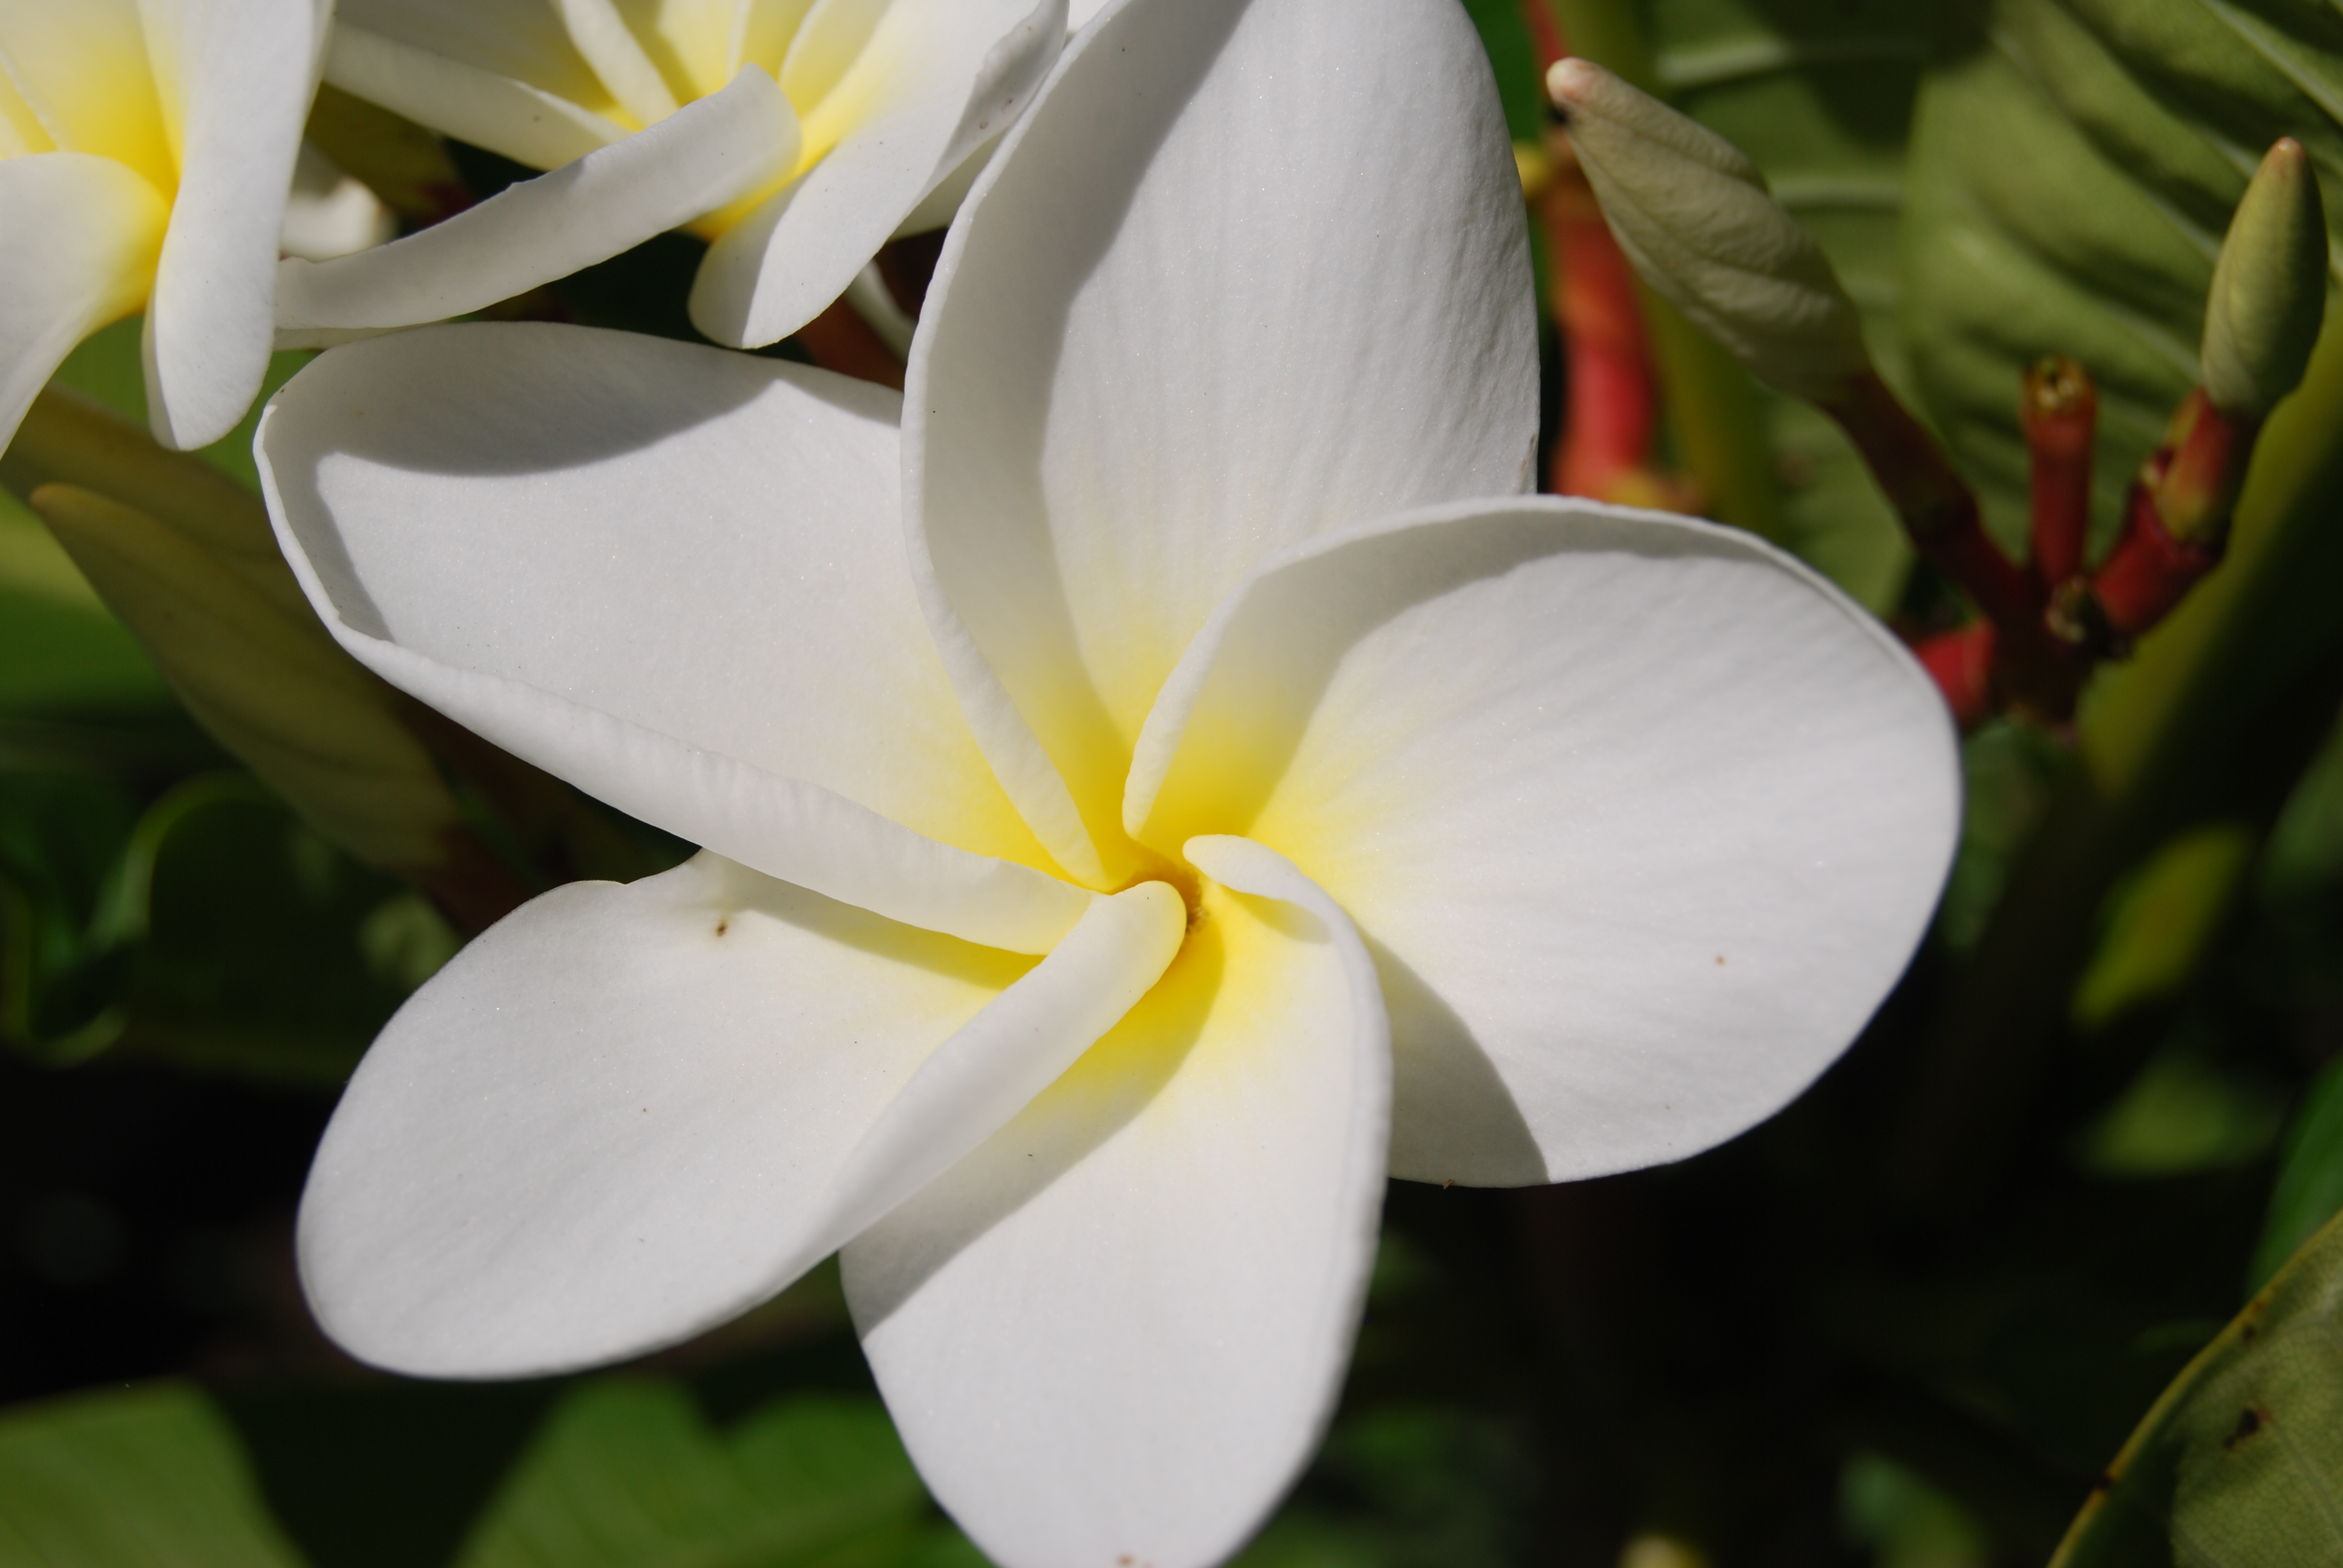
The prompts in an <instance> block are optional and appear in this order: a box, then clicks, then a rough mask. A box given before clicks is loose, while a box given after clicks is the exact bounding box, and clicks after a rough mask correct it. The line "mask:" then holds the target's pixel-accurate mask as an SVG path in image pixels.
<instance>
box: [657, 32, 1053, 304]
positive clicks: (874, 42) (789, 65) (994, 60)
mask: <svg viewBox="0 0 2343 1568" xmlns="http://www.w3.org/2000/svg"><path fill="white" fill-rule="evenodd" d="M1063 10H1064V0H891V3H888V0H823V3H822V4H821V5H817V6H815V7H814V8H813V9H812V10H811V11H810V12H809V13H808V15H807V16H806V19H805V22H804V24H803V25H802V27H801V28H800V29H799V33H798V35H797V36H796V39H795V41H794V42H793V43H792V45H790V49H789V58H788V60H787V62H786V64H785V65H784V66H783V70H782V78H781V85H782V86H783V87H784V88H786V89H787V90H788V92H789V98H790V101H791V102H793V103H795V104H796V105H797V106H798V107H799V110H800V112H801V113H802V114H803V115H804V116H805V146H804V152H803V157H804V159H805V161H806V162H808V163H809V165H810V167H809V168H808V169H807V171H806V172H805V174H804V175H803V176H800V177H799V179H797V180H796V181H795V182H794V183H792V184H791V185H790V186H789V187H788V188H787V189H785V190H782V191H779V192H778V193H777V194H775V195H774V196H771V197H770V198H769V199H768V200H767V201H766V202H765V203H764V204H763V205H762V206H759V207H758V208H757V209H756V210H755V211H753V212H751V213H749V215H748V216H745V217H743V218H742V219H741V220H740V221H739V223H738V224H736V225H735V226H732V227H731V228H730V229H729V230H728V231H727V232H726V233H725V234H724V235H723V236H721V237H719V239H718V240H717V242H716V244H715V246H713V247H712V248H711V249H710V250H709V255H708V259H707V261H706V263H705V264H704V265H703V266H701V268H700V272H699V278H698V279H697V280H696V281H695V282H694V284H693V286H692V293H691V318H692V322H693V324H694V325H695V326H697V327H699V329H700V330H701V331H702V332H705V333H706V334H708V336H709V337H713V338H715V339H716V340H717V341H718V342H719V343H729V344H733V345H736V346H739V347H758V346H759V345H762V344H767V343H771V342H775V341H777V340H778V339H779V338H782V337H787V336H789V334H790V333H792V332H794V331H796V330H797V329H798V328H799V327H802V326H804V325H805V324H806V323H807V322H808V321H810V320H811V319H812V318H813V317H815V316H816V315H818V314H819V313H820V311H821V310H822V309H823V307H826V306H828V305H829V304H830V302H831V301H832V300H834V299H836V298H837V297H839V296H840V294H843V293H844V292H845V291H846V286H847V285H848V284H849V283H850V282H852V281H853V278H854V275H855V274H856V273H857V272H860V270H861V269H862V266H863V264H864V263H865V262H867V261H869V260H870V256H871V255H872V254H873V253H874V252H876V251H877V250H878V248H879V247H880V246H881V245H884V244H885V243H886V242H887V239H888V236H890V235H892V234H893V233H895V231H896V230H897V229H898V228H900V226H902V223H903V220H904V218H905V216H907V215H908V214H910V212H911V211H912V210H913V209H914V208H915V207H917V206H919V205H920V199H921V198H922V197H923V196H926V195H927V194H928V193H929V192H930V190H932V189H933V188H934V187H935V186H937V185H939V184H940V183H941V182H942V181H944V180H945V179H947V178H949V177H950V176H951V175H952V174H953V173H954V172H955V171H956V170H957V169H959V167H960V165H961V164H962V163H963V162H964V161H965V160H966V159H967V157H968V156H969V154H970V153H971V152H973V151H974V150H975V149H976V148H977V147H978V146H980V144H982V143H983V142H984V141H986V140H987V139H989V138H990V137H991V136H997V135H998V134H999V133H1000V130H1001V126H1005V125H1007V124H1008V123H1009V121H1010V120H1011V118H1012V117H1013V116H1015V114H1016V112H1017V111H1018V109H1019V108H1020V107H1021V106H1023V104H1024V103H1025V101H1026V99H1027V98H1028V97H1029V96H1030V95H1031V93H1032V91H1033V89H1034V87H1035V86H1036V85H1038V84H1039V83H1040V81H1041V75H1042V73H1043V72H1044V71H1046V70H1047V69H1048V68H1049V65H1050V63H1051V61H1052V60H1053V59H1055V58H1056V57H1057V53H1058V49H1059V46H1060V45H1061V43H1062V42H1063V38H1064V20H1063Z"/></svg>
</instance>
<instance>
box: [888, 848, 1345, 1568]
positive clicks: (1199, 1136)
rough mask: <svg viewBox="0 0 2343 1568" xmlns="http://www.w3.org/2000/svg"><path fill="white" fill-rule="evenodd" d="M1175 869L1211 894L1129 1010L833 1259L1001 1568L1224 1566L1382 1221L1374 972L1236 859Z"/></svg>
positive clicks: (1286, 871) (1326, 1361)
mask: <svg viewBox="0 0 2343 1568" xmlns="http://www.w3.org/2000/svg"><path fill="white" fill-rule="evenodd" d="M1196 863H1197V864H1198V865H1200V866H1204V867H1207V868H1208V869H1213V870H1216V871H1217V872H1219V873H1220V874H1222V875H1224V876H1226V877H1227V878H1228V879H1229V885H1228V886H1212V887H1210V888H1208V890H1207V892H1206V894H1205V900H1204V905H1203V910H1202V920H1201V923H1199V924H1198V925H1197V926H1196V928H1195V930H1193V931H1192V933H1191V934H1190V936H1189V938H1188V940H1187V942H1186V943H1185V945H1184V946H1183V947H1182V950H1181V953H1180V956H1179V958H1178V959H1177V960H1174V962H1173V964H1172V970H1171V971H1170V972H1169V973H1168V974H1167V975H1166V976H1165V977H1164V979H1163V980H1162V981H1161V982H1160V983H1159V984H1158V985H1157V987H1156V989H1155V990H1154V991H1153V992H1151V994H1150V995H1149V996H1148V998H1147V999H1146V1000H1144V1001H1142V1002H1141V1004H1140V1005H1139V1007H1138V1008H1137V1009H1135V1010H1133V1011H1132V1012H1131V1015H1130V1017H1128V1018H1127V1019H1125V1020H1123V1022H1122V1023H1121V1025H1120V1026H1119V1027H1118V1028H1117V1029H1115V1030H1113V1031H1112V1032H1111V1033H1110V1034H1108V1035H1107V1036H1106V1038H1105V1039H1103V1040H1101V1041H1100V1042H1099V1043H1098V1044H1097V1045H1096V1046H1094V1047H1092V1048H1091V1051H1090V1053H1089V1054H1088V1055H1086V1056H1085V1057H1084V1058H1083V1059H1082V1060H1081V1061H1080V1062H1078V1063H1077V1064H1076V1065H1075V1066H1074V1068H1073V1069H1072V1070H1071V1071H1070V1072H1068V1073H1067V1075H1066V1076H1065V1077H1064V1078H1063V1079H1061V1081H1059V1082H1058V1083H1056V1084H1055V1085H1053V1086H1052V1087H1051V1089H1050V1090H1049V1091H1048V1092H1047V1093H1045V1094H1043V1095H1042V1096H1041V1098H1040V1099H1039V1100H1037V1101H1035V1102H1034V1103H1033V1104H1032V1105H1031V1107H1030V1108H1028V1109H1027V1110H1026V1111H1025V1112H1024V1113H1023V1114H1022V1115H1021V1116H1020V1117H1018V1119H1017V1120H1016V1121H1012V1122H1011V1123H1010V1124H1009V1126H1007V1127H1006V1128H1004V1129H1002V1131H1001V1132H1000V1133H999V1134H997V1135H996V1136H995V1137H994V1138H993V1139H992V1140H991V1141H990V1142H989V1143H987V1144H986V1145H985V1146H984V1147H983V1148H982V1149H980V1150H979V1151H977V1152H976V1153H974V1154H973V1155H971V1156H970V1157H969V1158H968V1159H967V1160H965V1161H962V1162H961V1163H960V1165H958V1166H956V1167H954V1168H953V1169H952V1170H951V1171H949V1172H947V1173H946V1174H944V1175H943V1176H942V1177H940V1178H939V1179H938V1180H937V1181H935V1182H934V1183H933V1184H931V1185H930V1187H929V1188H927V1189H926V1190H925V1191H922V1192H921V1193H920V1195H919V1196H918V1197H916V1198H914V1199H912V1200H911V1201H910V1202H908V1203H906V1204H905V1205H904V1206H903V1207H902V1208H900V1209H899V1210H897V1211H895V1212H894V1213H893V1214H891V1215H890V1216H889V1217H888V1218H887V1219H885V1220H883V1221H880V1223H879V1224H878V1225H877V1226H876V1227H874V1228H873V1229H872V1230H871V1231H869V1232H868V1233H866V1234H865V1235H864V1236H863V1237H862V1238H861V1239H860V1240H858V1241H854V1242H852V1243H850V1245H849V1246H848V1247H847V1249H846V1251H845V1254H844V1258H845V1264H846V1285H847V1294H848V1299H849V1302H850V1304H851V1305H852V1307H853V1309H854V1314H855V1321H856V1323H857V1325H858V1326H859V1327H860V1330H861V1332H862V1335H863V1345H864V1349H865V1351H866V1352H867V1353H868V1354H869V1356H870V1364H871V1366H872V1368H873V1370H874V1371H876V1372H877V1373H878V1375H879V1381H880V1387H881V1389H882V1390H883V1391H884V1392H885V1393H886V1394H887V1398H888V1403H889V1408H890V1410H891V1411H892V1412H893V1413H894V1416H895V1421H896V1425H897V1427H898V1429H899V1430H900V1432H902V1434H903V1439H904V1442H906V1443H907V1444H908V1445H909V1447H910V1451H911V1455H912V1458H913V1459H914V1460H915V1461H916V1462H918V1464H919V1466H920V1473H921V1474H922V1475H923V1476H924V1477H925V1479H926V1480H927V1482H928V1484H929V1486H930V1488H931V1489H932V1490H933V1491H934V1492H935V1493H936V1496H937V1498H938V1499H939V1501H940V1502H941V1503H943V1505H944V1506H945V1507H946V1508H947V1509H949V1510H950V1512H951V1513H952V1516H953V1517H954V1518H955V1519H956V1520H957V1521H958V1522H959V1523H960V1525H961V1526H962V1527H963V1528H965V1529H966V1530H967V1531H968V1532H969V1533H970V1535H971V1536H973V1537H974V1538H975V1540H976V1542H977V1543H978V1544H979V1545H980V1546H981V1547H983V1548H984V1550H985V1551H986V1552H987V1553H989V1554H990V1555H991V1556H992V1557H994V1558H995V1559H996V1560H998V1561H1001V1562H1004V1563H1115V1562H1117V1561H1119V1560H1121V1559H1122V1558H1124V1557H1126V1556H1127V1557H1128V1558H1129V1559H1130V1560H1131V1562H1132V1563H1153V1564H1155V1565H1156V1568H1193V1565H1198V1564H1202V1563H1215V1562H1218V1561H1220V1560H1221V1559H1222V1558H1223V1557H1224V1556H1226V1555H1227V1554H1228V1553H1230V1552H1232V1550H1234V1549H1235V1547H1236V1546H1237V1544H1238V1543H1240V1542H1241V1541H1242V1539H1243V1537H1244V1536H1245V1534H1246V1533H1249V1532H1250V1531H1251V1530H1252V1529H1254V1528H1255V1527H1257V1526H1258V1524H1259V1523H1260V1521H1261V1519H1262V1516H1263V1515H1264V1514H1266V1513H1268V1511H1269V1509H1270V1508H1271V1506H1272V1504H1273V1503H1275V1501H1276V1498H1277V1496H1278V1495H1279V1493H1282V1491H1283V1489H1284V1488H1285V1486H1286V1485H1287V1484H1288V1483H1290V1482H1291V1481H1292V1477H1293V1475H1294V1473H1295V1472H1296V1471H1298V1470H1299V1469H1300V1468H1301V1466H1302V1462H1303V1461H1304V1460H1305V1459H1306V1458H1307V1457H1308V1455H1309V1453H1310V1451H1311V1449H1312V1446H1313V1445H1314V1444H1315V1442H1316V1441H1317V1438H1318V1435H1319V1433H1320V1432H1321V1431H1322V1428H1323V1425H1324V1422H1325V1420H1326V1417H1327V1414H1328V1413H1329V1412H1330V1411H1331V1409H1332V1403H1333V1400H1334V1396H1335V1393H1336V1392H1337V1391H1338V1390H1339V1388H1340V1387H1341V1382H1342V1367H1343V1365H1344V1362H1346V1361H1347V1359H1348V1354H1349V1349H1350V1343H1351V1338H1352V1335H1353V1333H1354V1332H1356V1328H1357V1324H1358V1314H1359V1306H1360V1301H1361V1297H1362V1295H1363V1292H1364V1290H1365V1284H1366V1277H1367V1271H1368V1268H1369V1265H1370V1264H1371V1262H1372V1261H1373V1256H1374V1240H1375V1222H1376V1217H1377V1215H1378V1213H1379V1211H1380V1209H1381V1205H1382V1198H1383V1146H1384V1136H1385V1131H1386V1127H1387V1121H1386V1112H1387V1107H1388V1098H1387V1097H1388V1092H1389V1074H1390V1057H1389V1051H1388V1048H1387V1043H1386V1042H1387V1038H1388V1037H1387V1033H1386V1030H1385V1028H1384V1023H1383V1010H1382V1005H1381V1000H1380V998H1379V997H1378V995H1377V993H1376V989H1375V984H1374V980H1373V970H1372V966H1371V965H1370V964H1369V962H1368V960H1367V958H1366V956H1365V954H1364V952H1363V950H1361V948H1360V946H1359V942H1358V939H1357V936H1356V934H1355V933H1354V932H1353V931H1352V930H1351V929H1350V925H1349V922H1348V921H1347V920H1344V919H1343V917H1342V913H1341V911H1340V910H1337V909H1335V908H1334V906H1333V904H1332V902H1331V901H1330V900H1327V899H1326V897H1325V895H1324V894H1322V893H1321V892H1319V891H1318V890H1316V889H1315V888H1313V887H1312V886H1311V885H1310V883H1309V882H1308V881H1307V880H1306V879H1303V878H1302V877H1301V876H1300V875H1299V874H1297V873H1296V872H1294V870H1293V869H1292V867H1291V866H1290V865H1288V864H1286V863H1285V862H1283V861H1282V859H1279V858H1278V857H1277V856H1275V855H1273V854H1271V853H1269V852H1267V851H1265V850H1263V849H1262V848H1261V847H1260V846H1259V845H1249V844H1242V843H1236V842H1230V841H1222V842H1221V843H1219V844H1216V845H1204V846H1199V847H1198V851H1197V855H1196ZM1240 884H1242V885H1243V886H1246V887H1250V888H1252V889H1254V890H1256V891H1255V892H1254V893H1253V894H1241V893H1237V892H1233V891H1232V890H1230V889H1231V888H1232V887H1233V886H1236V885H1240Z"/></svg>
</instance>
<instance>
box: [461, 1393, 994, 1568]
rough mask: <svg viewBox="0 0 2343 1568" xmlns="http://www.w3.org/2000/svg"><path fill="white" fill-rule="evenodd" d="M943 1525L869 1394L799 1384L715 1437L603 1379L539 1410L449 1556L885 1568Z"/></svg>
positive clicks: (943, 1544)
mask: <svg viewBox="0 0 2343 1568" xmlns="http://www.w3.org/2000/svg"><path fill="white" fill-rule="evenodd" d="M954 1534H956V1532H953V1531H951V1529H950V1526H949V1525H946V1524H944V1523H942V1522H941V1521H940V1519H939V1518H938V1517H937V1516H936V1514H935V1513H934V1511H933V1509H932V1507H931V1506H930V1503H928V1500H927V1493H926V1492H925V1491H924V1490H923V1489H922V1488H921V1487H920V1481H919V1477H918V1476H917V1475H915V1474H914V1473H912V1470H911V1464H910V1460H909V1459H908V1458H906V1457H905V1455H904V1453H903V1448H902V1444H901V1442H900V1441H899V1440H898V1439H897V1438H896V1436H895V1430H894V1428H893V1426H892V1425H891V1424H890V1422H888V1419H887V1413H886V1412H885V1410H884V1409H883V1408H881V1407H880V1404H879V1403H878V1402H877V1401H875V1400H870V1399H852V1398H841V1397H838V1396H831V1395H809V1394H801V1395H798V1396H796V1397H794V1398H789V1399H785V1400H782V1401H779V1402H775V1403H773V1404H770V1405H768V1406H765V1407H763V1408H761V1409H759V1410H757V1411H755V1412H751V1413H750V1414H749V1415H748V1416H746V1417H744V1418H743V1419H742V1420H740V1421H739V1422H736V1423H734V1424H733V1425H732V1426H731V1427H730V1428H729V1430H726V1431H722V1432H719V1431H718V1430H716V1429H715V1428H714V1427H712V1426H711V1425H710V1424H709V1422H708V1420H707V1418H706V1417H705V1416H704V1415H703V1414H702V1413H701V1412H700V1411H699V1407H698V1406H697V1405H696V1404H695V1403H694V1402H693V1401H692V1398H691V1396H690V1394H689V1392H686V1391H685V1390H683V1389H682V1388H680V1387H679V1386H677V1385H675V1384H672V1383H666V1382H651V1381H648V1380H643V1379H631V1378H606V1379H598V1380H595V1381H592V1382H585V1383H581V1384H578V1386H577V1387H575V1388H574V1389H573V1390H572V1391H571V1392H569V1393H568V1395H567V1396H566V1397H565V1398H564V1399H563V1400H562V1402H560V1403H559V1404H558V1405H557V1406H556V1407H555V1408H554V1410H553V1412H552V1413H551V1414H550V1415H549V1416H548V1418H547V1421H546V1424H545V1426H544V1428H543V1430H542V1431H541V1432H539V1434H538V1437H537V1439H536V1441H535V1442H533V1443H532V1444H531V1445H530V1447H529V1449H528V1452H526V1453H524V1454H523V1455H522V1457H521V1459H520V1461H519V1462H518V1464H517V1465H516V1466H515V1467H514V1470H513V1472H512V1473H511V1475H510V1476H509V1477H508V1478H507V1480H506V1483H505V1484H504V1486H503V1488H502V1489H501V1490H500V1492H499V1493H498V1496H497V1497H496V1499H495V1500H494V1501H493V1502H492V1503H490V1505H489V1507H488V1511H487V1513H485V1514H484V1515H483V1517H482V1518H481V1520H480V1522H479V1523H478V1526H477V1527H476V1528H475V1529H474V1531H473V1533H472V1535H471V1537H470V1539H469V1540H468V1542H467V1543H466V1545H465V1547H464V1549H463V1551H462V1552H461V1553H459V1555H458V1559H457V1563H458V1568H551V1565H554V1564H558V1565H559V1568H668V1565H670V1564H673V1565H677V1568H680V1565H682V1564H687V1563H688V1564H691V1565H692V1568H719V1565H724V1564H738V1565H739V1568H752V1565H753V1568H789V1565H792V1564H799V1563H804V1564H813V1563H821V1564H824V1565H825V1568H828V1565H831V1564H835V1565H837V1568H848V1565H850V1564H851V1565H855V1568H860V1565H864V1564H868V1565H870V1568H880V1565H888V1568H892V1565H897V1564H911V1563H929V1562H937V1561H946V1560H949V1555H948V1553H949V1543H950V1537H951V1536H953V1535H954ZM939 1553H946V1554H947V1555H946V1556H944V1557H942V1558H939V1556H938V1554H939ZM968 1555H969V1557H970V1559H972V1560H974V1561H980V1559H975V1558H973V1553H970V1554H968Z"/></svg>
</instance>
